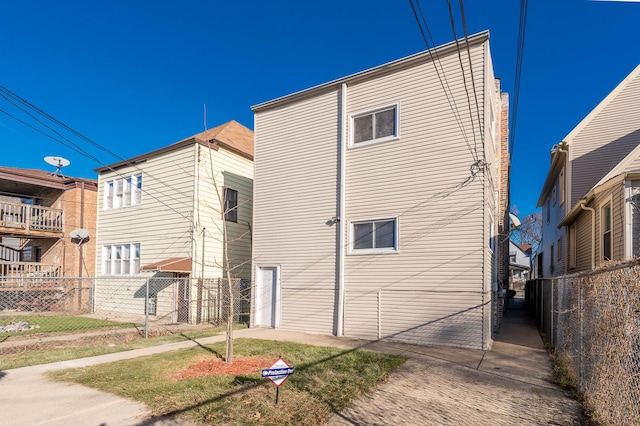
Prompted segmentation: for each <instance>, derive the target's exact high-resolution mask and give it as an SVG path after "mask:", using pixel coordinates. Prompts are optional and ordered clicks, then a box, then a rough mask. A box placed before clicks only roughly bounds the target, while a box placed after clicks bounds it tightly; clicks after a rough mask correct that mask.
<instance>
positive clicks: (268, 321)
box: [255, 266, 280, 328]
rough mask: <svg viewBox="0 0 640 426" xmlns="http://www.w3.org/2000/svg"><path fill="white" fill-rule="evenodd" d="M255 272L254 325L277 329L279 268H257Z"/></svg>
mask: <svg viewBox="0 0 640 426" xmlns="http://www.w3.org/2000/svg"><path fill="white" fill-rule="evenodd" d="M257 269H258V270H257V271H256V272H257V274H256V277H257V280H256V299H255V303H256V310H255V314H256V317H255V318H256V319H255V324H256V325H261V326H263V327H273V328H277V327H279V326H280V324H279V318H278V313H279V311H278V299H279V297H278V293H279V285H278V283H279V278H280V277H279V268H278V267H277V266H258V268H257Z"/></svg>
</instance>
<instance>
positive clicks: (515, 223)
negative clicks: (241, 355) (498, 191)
mask: <svg viewBox="0 0 640 426" xmlns="http://www.w3.org/2000/svg"><path fill="white" fill-rule="evenodd" d="M509 218H511V223H512V224H513V227H514V228H517V227H518V226H520V225H522V223H520V219H518V216H516V215H515V214H513V213H509Z"/></svg>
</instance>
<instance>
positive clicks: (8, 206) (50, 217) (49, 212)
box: [0, 201, 62, 233]
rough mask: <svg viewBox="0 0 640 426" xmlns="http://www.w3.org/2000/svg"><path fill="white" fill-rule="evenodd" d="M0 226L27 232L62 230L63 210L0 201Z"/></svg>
mask: <svg viewBox="0 0 640 426" xmlns="http://www.w3.org/2000/svg"><path fill="white" fill-rule="evenodd" d="M0 227H5V228H16V229H19V230H22V231H25V232H27V233H28V232H30V231H45V232H62V210H59V209H52V208H49V207H42V206H34V205H32V204H21V203H8V202H5V201H0Z"/></svg>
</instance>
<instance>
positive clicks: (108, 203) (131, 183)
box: [103, 173, 142, 210]
mask: <svg viewBox="0 0 640 426" xmlns="http://www.w3.org/2000/svg"><path fill="white" fill-rule="evenodd" d="M138 204H142V174H141V173H138V174H134V175H128V176H122V177H119V178H116V179H111V180H108V181H105V183H104V204H103V205H104V209H105V210H110V209H119V208H122V207H129V206H135V205H138Z"/></svg>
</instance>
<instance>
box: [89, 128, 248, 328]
mask: <svg viewBox="0 0 640 426" xmlns="http://www.w3.org/2000/svg"><path fill="white" fill-rule="evenodd" d="M96 172H98V174H99V178H98V181H99V185H98V186H99V193H98V220H97V228H98V232H97V240H98V241H97V252H96V271H97V275H98V276H102V277H117V276H139V277H141V278H146V277H187V278H222V277H224V276H225V273H226V268H225V267H224V266H223V264H224V261H223V259H224V257H223V256H224V247H225V240H224V238H223V233H222V229H223V221H225V222H226V228H227V232H228V233H227V235H226V242H228V243H229V245H228V253H229V255H230V261H231V268H230V269H232V276H233V277H234V278H241V279H247V280H248V279H250V278H251V265H250V257H251V238H250V231H251V221H252V196H253V132H252V131H251V130H249V129H248V128H246V127H244V126H242V125H241V124H239V123H238V122H236V121H230V122H228V123H225V124H222V125H220V126H218V127H215V128H213V129H209V130H207V131H204V132H202V133H198V134H196V135H194V136H192V137H190V138H187V139H184V140H182V141H179V142H176V143H174V144H172V145H169V146H166V147H164V148H160V149H158V150H155V151H152V152H148V153H146V154H142V155H139V156H137V157H133V158H130V159H127V160H124V161H121V162H118V163H115V164H111V165H108V166H105V167H101V168H98V169H96ZM134 290H135V289H133V288H132V289H121V290H119V291H120V293H122V294H118V295H117V297H118V298H124V299H129V300H130V299H135V298H137V299H140V300H139V303H138V305H139V306H138V307H137V308H135V309H136V312H137V313H143V312H144V309H145V308H144V298H140V297H139V294H137V293H136V292H135V291H134ZM127 291H128V292H129V293H127ZM195 291H196V290H195V288H190V289H183V290H181V297H188V298H190V299H191V298H193V297H192V296H193V295H194V294H195ZM100 294H101V293H100V291H99V289H98V291H97V293H96V309H97V310H101V309H102V310H105V309H106V310H111V311H115V310H116V309H117V308H118V307H114V306H109V303H110V302H109V301H107V300H105V299H104V298H101V297H100ZM153 296H154V297H155V298H156V300H157V298H160V297H163V295H162V294H157V295H156V294H154V295H153ZM165 296H166V298H167V300H169V299H170V298H171V297H173V296H174V295H169V294H167V295H165ZM113 299H114V300H115V299H116V295H113ZM121 300H123V299H121ZM158 303H159V302H158ZM172 303H174V304H175V303H177V302H176V301H174V302H172ZM185 306H186V305H185ZM170 309H177V308H176V306H173V305H172V306H171V307H170ZM185 309H186V308H185ZM193 309H195V308H193ZM199 312H200V311H199ZM157 314H158V315H162V314H166V312H164V313H163V312H157ZM193 314H194V313H193V311H190V312H181V313H179V315H178V316H177V317H178V318H180V321H192V320H193Z"/></svg>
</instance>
